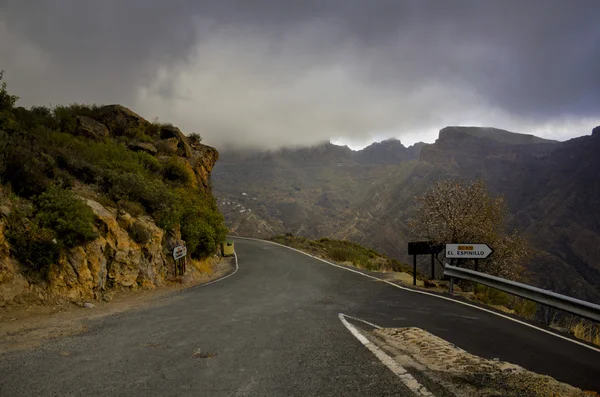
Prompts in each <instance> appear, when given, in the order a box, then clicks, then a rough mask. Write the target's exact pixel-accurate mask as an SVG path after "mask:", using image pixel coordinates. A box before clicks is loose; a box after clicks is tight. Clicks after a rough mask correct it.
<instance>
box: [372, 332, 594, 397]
mask: <svg viewBox="0 0 600 397" xmlns="http://www.w3.org/2000/svg"><path fill="white" fill-rule="evenodd" d="M365 335H366V336H367V338H368V339H369V340H370V341H371V342H372V343H374V344H376V345H377V346H379V348H381V349H382V350H384V351H385V352H387V353H388V354H389V355H390V356H391V357H392V358H393V359H394V360H395V361H396V362H397V363H398V364H400V365H401V366H402V367H404V368H405V369H406V370H407V371H409V372H411V373H412V374H413V376H415V377H417V378H421V379H422V380H423V381H424V382H423V383H425V384H427V385H428V387H430V388H431V389H432V390H435V391H434V395H436V396H464V397H484V396H499V395H501V396H514V397H545V396H564V397H585V396H598V394H597V393H594V392H584V391H582V390H580V389H578V388H575V387H572V386H570V385H568V384H566V383H562V382H559V381H557V380H556V379H554V378H552V377H550V376H546V375H540V374H537V373H535V372H532V371H528V370H526V369H525V368H523V367H520V366H518V365H515V364H511V363H508V362H504V361H500V360H497V359H495V360H490V359H486V358H482V357H479V356H476V355H473V354H470V353H468V352H466V351H464V350H462V349H460V348H458V347H456V346H454V345H453V344H451V343H448V342H447V341H445V340H443V339H441V338H438V337H437V336H435V335H432V334H430V333H429V332H427V331H424V330H422V329H419V328H415V327H409V328H387V329H386V328H384V329H377V330H373V331H371V332H365Z"/></svg>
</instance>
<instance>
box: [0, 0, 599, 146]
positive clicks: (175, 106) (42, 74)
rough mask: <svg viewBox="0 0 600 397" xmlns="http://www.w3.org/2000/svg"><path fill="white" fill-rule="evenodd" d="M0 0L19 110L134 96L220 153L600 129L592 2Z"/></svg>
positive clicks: (4, 63)
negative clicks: (479, 131)
mask: <svg viewBox="0 0 600 397" xmlns="http://www.w3.org/2000/svg"><path fill="white" fill-rule="evenodd" d="M4 3H5V4H3V5H0V60H1V61H0V68H1V69H5V70H6V79H7V81H8V83H9V85H10V87H9V88H10V89H11V91H13V92H15V93H17V94H18V95H20V96H21V97H22V101H21V103H23V104H25V105H31V104H46V105H47V104H58V103H70V102H95V103H122V104H124V105H126V106H130V107H132V108H133V109H134V110H136V111H137V112H139V113H140V114H142V115H143V116H145V117H147V118H149V119H152V118H154V117H158V118H159V119H161V120H163V121H170V122H173V123H174V124H176V125H179V126H180V127H181V128H182V129H183V130H185V131H186V132H198V133H200V134H201V135H202V136H203V137H204V140H205V142H207V143H209V144H213V145H216V146H218V147H224V146H227V145H236V146H255V147H277V146H281V145H304V144H312V143H316V142H319V141H323V140H327V139H334V140H338V141H340V142H347V143H351V144H355V145H361V144H366V143H368V142H369V141H372V140H374V139H383V138H387V137H391V136H394V137H399V138H400V139H403V140H405V141H416V140H429V141H431V140H432V139H435V135H436V131H437V130H439V129H440V128H442V127H444V126H446V125H458V124H469V125H486V126H495V127H499V128H506V129H511V130H516V131H519V132H526V133H536V134H539V135H542V136H546V137H550V138H555V139H566V138H568V137H572V136H577V135H583V134H587V133H589V131H590V130H591V128H592V127H593V126H594V125H597V124H600V72H598V70H599V69H598V65H599V64H600V46H598V43H600V24H598V23H597V15H600V3H598V2H597V1H595V0H590V1H586V0H573V1H570V2H565V1H560V0H557V1H554V0H540V1H533V0H525V1H513V0H505V1H502V2H483V1H468V0H463V1H458V2H446V1H442V0H440V1H422V0H415V1H401V2H399V1H392V0H390V1H387V0H380V1H372V2H365V1H361V0H343V1H342V0H331V1H312V0H311V1H302V2H281V1H275V0H270V1H269V0H259V1H253V2H247V1H241V0H240V1H223V0H221V1H188V0H179V1H170V2H163V1H158V0H153V1H141V0H128V1H114V0H107V1H103V2H99V1H97V2H96V1H94V2H81V1H75V0H48V1H46V2H43V3H42V4H40V2H37V1H30V0H8V1H7V0H4ZM449 3H453V4H449Z"/></svg>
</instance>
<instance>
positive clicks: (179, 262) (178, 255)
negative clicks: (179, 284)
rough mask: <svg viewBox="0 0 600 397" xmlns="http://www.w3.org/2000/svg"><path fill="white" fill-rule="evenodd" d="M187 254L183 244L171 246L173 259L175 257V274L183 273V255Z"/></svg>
mask: <svg viewBox="0 0 600 397" xmlns="http://www.w3.org/2000/svg"><path fill="white" fill-rule="evenodd" d="M186 255H187V247H186V246H185V245H179V246H177V247H175V248H173V259H175V276H177V275H178V273H180V270H181V275H183V274H184V273H185V256H186Z"/></svg>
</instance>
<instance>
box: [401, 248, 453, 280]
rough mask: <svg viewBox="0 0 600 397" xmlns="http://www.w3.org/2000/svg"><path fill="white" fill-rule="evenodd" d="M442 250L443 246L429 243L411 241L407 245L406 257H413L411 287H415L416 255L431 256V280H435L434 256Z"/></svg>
mask: <svg viewBox="0 0 600 397" xmlns="http://www.w3.org/2000/svg"><path fill="white" fill-rule="evenodd" d="M443 250H444V245H443V244H436V243H433V242H431V241H412V242H409V243H408V255H412V256H413V285H417V255H431V279H432V280H433V279H435V255H437V254H439V253H440V252H442V251H443Z"/></svg>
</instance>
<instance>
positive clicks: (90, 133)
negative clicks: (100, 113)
mask: <svg viewBox="0 0 600 397" xmlns="http://www.w3.org/2000/svg"><path fill="white" fill-rule="evenodd" d="M75 120H76V122H77V126H76V127H75V134H77V135H81V136H84V137H86V138H90V139H96V140H100V139H103V138H106V137H108V134H109V132H108V128H106V126H105V125H104V124H102V123H99V122H97V121H96V120H94V119H91V118H89V117H85V116H77V117H76V118H75Z"/></svg>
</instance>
